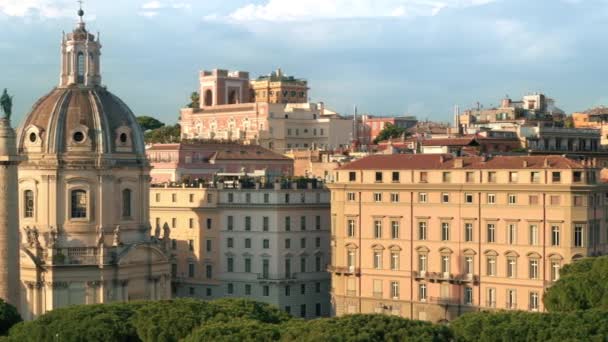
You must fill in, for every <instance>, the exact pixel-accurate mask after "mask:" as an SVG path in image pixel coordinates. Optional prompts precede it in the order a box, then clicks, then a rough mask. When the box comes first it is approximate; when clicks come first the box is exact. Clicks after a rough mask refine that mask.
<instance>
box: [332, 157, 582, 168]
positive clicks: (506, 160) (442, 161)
mask: <svg viewBox="0 0 608 342" xmlns="http://www.w3.org/2000/svg"><path fill="white" fill-rule="evenodd" d="M456 160H462V162H463V164H462V167H456V166H455V161H456ZM585 167H586V166H585V165H584V164H583V163H582V162H579V161H575V160H573V159H569V158H566V157H562V156H495V157H487V158H486V159H485V161H484V157H482V156H471V157H454V156H452V155H451V154H393V155H371V156H368V157H365V158H362V159H359V160H356V161H353V162H351V163H349V164H346V165H344V166H342V167H340V168H338V170H433V169H459V168H462V169H490V170H491V169H581V168H585Z"/></svg>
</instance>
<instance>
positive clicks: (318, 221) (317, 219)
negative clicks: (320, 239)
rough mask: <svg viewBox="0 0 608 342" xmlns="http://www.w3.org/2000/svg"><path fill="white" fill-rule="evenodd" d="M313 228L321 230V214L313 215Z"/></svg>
mask: <svg viewBox="0 0 608 342" xmlns="http://www.w3.org/2000/svg"><path fill="white" fill-rule="evenodd" d="M315 229H316V230H321V216H319V215H317V216H315Z"/></svg>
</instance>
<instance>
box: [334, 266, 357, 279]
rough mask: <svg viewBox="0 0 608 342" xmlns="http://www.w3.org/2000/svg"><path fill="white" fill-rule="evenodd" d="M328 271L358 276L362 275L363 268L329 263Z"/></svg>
mask: <svg viewBox="0 0 608 342" xmlns="http://www.w3.org/2000/svg"><path fill="white" fill-rule="evenodd" d="M327 272H330V273H336V274H343V275H356V276H360V275H361V268H360V267H353V266H334V265H328V266H327Z"/></svg>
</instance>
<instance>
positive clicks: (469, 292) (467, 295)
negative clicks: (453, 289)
mask: <svg viewBox="0 0 608 342" xmlns="http://www.w3.org/2000/svg"><path fill="white" fill-rule="evenodd" d="M464 304H465V305H472V304H473V288H471V287H465V288H464Z"/></svg>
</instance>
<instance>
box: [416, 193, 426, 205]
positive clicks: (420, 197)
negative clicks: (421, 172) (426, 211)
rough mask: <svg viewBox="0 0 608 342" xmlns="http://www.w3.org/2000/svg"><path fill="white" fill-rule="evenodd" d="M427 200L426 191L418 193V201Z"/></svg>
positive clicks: (424, 201)
mask: <svg viewBox="0 0 608 342" xmlns="http://www.w3.org/2000/svg"><path fill="white" fill-rule="evenodd" d="M426 201H427V195H426V192H419V193H418V202H419V203H426Z"/></svg>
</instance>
